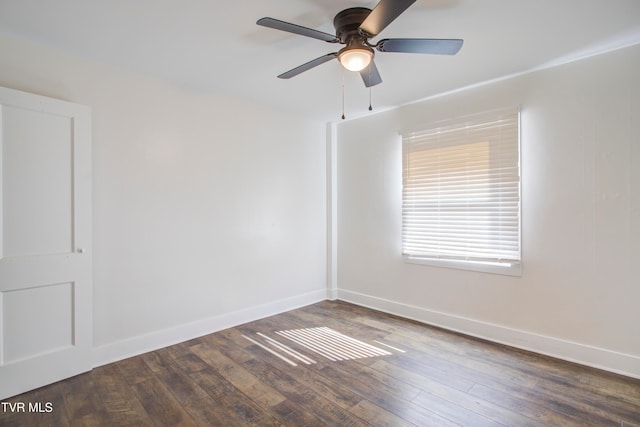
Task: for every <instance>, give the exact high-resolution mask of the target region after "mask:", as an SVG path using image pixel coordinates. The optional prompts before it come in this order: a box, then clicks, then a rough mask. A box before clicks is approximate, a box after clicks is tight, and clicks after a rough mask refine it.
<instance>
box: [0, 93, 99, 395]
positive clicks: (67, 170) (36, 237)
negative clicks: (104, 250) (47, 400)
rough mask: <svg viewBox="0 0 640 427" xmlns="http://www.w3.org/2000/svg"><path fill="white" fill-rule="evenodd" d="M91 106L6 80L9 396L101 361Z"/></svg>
mask: <svg viewBox="0 0 640 427" xmlns="http://www.w3.org/2000/svg"><path fill="white" fill-rule="evenodd" d="M90 250H91V112H90V110H89V108H88V107H85V106H82V105H77V104H72V103H69V102H65V101H60V100H55V99H51V98H46V97H42V96H37V95H33V94H28V93H24V92H19V91H16V90H12V89H7V88H2V87H0V399H4V398H7V397H10V396H14V395H17V394H20V393H22V392H25V391H27V390H31V389H34V388H37V387H40V386H43V385H46V384H50V383H52V382H55V381H58V380H61V379H63V378H68V377H70V376H73V375H77V374H79V373H82V372H86V371H88V370H90V369H91V367H92V358H91V349H92V320H93V313H92V304H93V302H92V292H91V286H92V284H91V251H90Z"/></svg>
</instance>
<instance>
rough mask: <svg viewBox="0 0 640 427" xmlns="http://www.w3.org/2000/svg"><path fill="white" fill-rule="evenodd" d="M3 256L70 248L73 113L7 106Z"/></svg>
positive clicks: (3, 114)
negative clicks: (65, 114)
mask: <svg viewBox="0 0 640 427" xmlns="http://www.w3.org/2000/svg"><path fill="white" fill-rule="evenodd" d="M2 130H3V138H2V149H3V169H4V173H3V174H4V177H5V178H4V183H3V190H2V193H3V197H2V198H3V202H4V203H3V204H4V215H3V216H4V219H3V228H4V232H3V234H4V238H3V248H2V255H3V257H12V256H23V255H40V254H51V253H69V252H71V250H72V237H73V236H72V226H73V223H72V218H73V216H72V212H71V210H72V197H73V187H72V185H73V183H72V172H73V171H72V168H71V161H72V159H73V157H72V155H73V153H72V146H71V143H72V139H71V130H72V123H71V118H69V117H61V116H55V115H51V114H44V113H41V112H39V111H29V110H25V109H22V108H15V107H9V106H4V107H3V108H2Z"/></svg>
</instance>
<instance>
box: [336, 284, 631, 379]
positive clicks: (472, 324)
mask: <svg viewBox="0 0 640 427" xmlns="http://www.w3.org/2000/svg"><path fill="white" fill-rule="evenodd" d="M338 299H340V300H343V301H346V302H350V303H353V304H357V305H361V306H364V307H369V308H373V309H375V310H379V311H383V312H385V313H389V314H395V315H398V316H401V317H405V318H407V319H412V320H416V321H419V322H422V323H426V324H429V325H433V326H438V327H441V328H444V329H448V330H451V331H455V332H460V333H463V334H466V335H471V336H474V337H477V338H482V339H485V340H488V341H492V342H496V343H500V344H505V345H508V346H511V347H516V348H520V349H522V350H528V351H532V352H535V353H540V354H544V355H547V356H551V357H555V358H558V359H562V360H567V361H569V362H575V363H579V364H581V365H586V366H591V367H593V368H598V369H602V370H605V371H609V372H614V373H617V374H621V375H625V376H628V377H632V378H638V379H640V357H639V356H634V355H631V354H624V353H619V352H616V351H612V350H606V349H603V348H597V347H593V346H589V345H585V344H580V343H575V342H571V341H566V340H562V339H558V338H553V337H548V336H544V335H539V334H535V333H531V332H526V331H520V330H517V329H512V328H508V327H505V326H500V325H494V324H491V323H485V322H481V321H478V320H473V319H468V318H464V317H460V316H455V315H451V314H447V313H441V312H437V311H433V310H429V309H426V308H422V307H416V306H412V305H408V304H403V303H399V302H395V301H390V300H386V299H382V298H378V297H373V296H370V295H365V294H361V293H357V292H351V291H347V290H343V289H339V290H338Z"/></svg>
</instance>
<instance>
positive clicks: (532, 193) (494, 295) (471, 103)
mask: <svg viewBox="0 0 640 427" xmlns="http://www.w3.org/2000/svg"><path fill="white" fill-rule="evenodd" d="M638 76H640V46H635V47H631V48H627V49H624V50H619V51H615V52H611V53H608V54H605V55H601V56H598V57H593V58H589V59H585V60H582V61H579V62H574V63H571V64H567V65H564V66H561V67H557V68H554V69H548V70H544V71H538V72H536V73H532V74H527V75H523V76H519V77H514V78H511V79H509V80H503V81H501V82H495V83H493V84H489V85H485V86H482V87H476V88H472V89H471V88H470V89H468V90H464V91H461V92H458V93H454V94H449V95H445V96H442V97H438V98H434V99H431V100H426V101H424V102H420V103H417V104H413V105H409V106H405V107H403V108H400V109H396V110H392V111H387V112H383V113H380V114H376V115H373V116H369V117H366V118H362V119H358V120H353V121H349V122H345V123H342V124H340V125H338V127H337V146H338V151H337V161H338V178H337V180H338V187H337V191H338V245H337V246H338V288H339V291H338V296H339V298H342V299H346V300H349V301H353V302H357V303H361V304H365V305H369V306H373V307H376V308H380V309H383V310H386V311H390V312H395V313H398V314H401V315H405V316H408V317H413V318H416V319H419V320H422V321H425V322H428V323H433V324H438V325H442V326H445V327H447V328H451V329H456V330H461V331H464V332H467V333H471V334H473V335H477V336H483V337H486V338H489V339H492V340H496V341H501V342H505V343H508V344H512V345H516V346H519V347H523V348H529V349H533V350H536V351H539V352H543V353H548V354H552V355H556V356H560V357H563V358H566V359H570V360H576V361H580V362H582V363H586V364H590V365H594V366H600V367H603V368H606V369H610V370H614V371H618V372H624V373H626V374H628V375H633V376H636V377H640V308H639V302H640V79H639V78H638ZM512 105H521V106H522V218H523V226H522V236H523V237H522V243H523V260H524V264H523V268H524V272H523V275H522V277H511V276H501V275H496V274H487V273H478V272H469V271H460V270H453V269H446V268H437V267H429V266H423V265H415V264H406V263H404V262H403V261H402V259H401V256H400V230H401V216H400V215H401V144H400V137H399V136H398V131H399V130H401V129H404V128H411V127H414V126H416V125H419V124H421V123H429V122H432V121H438V120H442V119H446V118H450V117H455V116H461V115H466V114H471V113H474V112H480V111H484V110H489V109H493V108H497V107H504V106H512Z"/></svg>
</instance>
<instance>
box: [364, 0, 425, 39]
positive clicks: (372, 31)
mask: <svg viewBox="0 0 640 427" xmlns="http://www.w3.org/2000/svg"><path fill="white" fill-rule="evenodd" d="M415 1H416V0H380V3H378V4H377V5H376V7H375V8H374V9H373V10H372V11H371V13H370V14H369V16H367V18H366V19H365V20H364V21H363V22H362V24H360V30H362V31H364V32H365V33H367V35H369V36H370V37H374V36H377V35H378V34H380V33H381V32H382V30H384V29H385V28H386V27H387V25H389V24H390V23H391V22H393V20H394V19H396V18H397V17H398V16H400V14H402V12H404V11H405V10H407V8H408V7H409V6H411V5H412V4H413V3H415Z"/></svg>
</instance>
